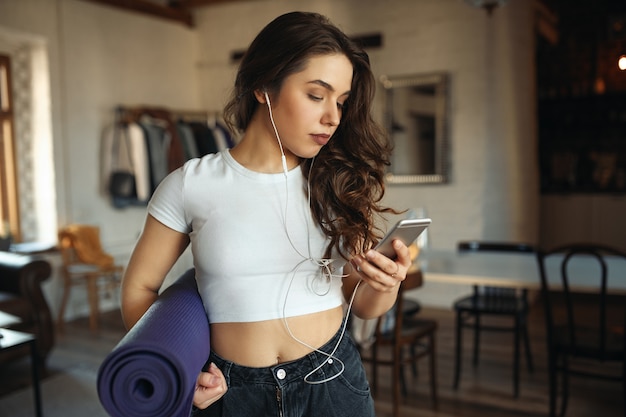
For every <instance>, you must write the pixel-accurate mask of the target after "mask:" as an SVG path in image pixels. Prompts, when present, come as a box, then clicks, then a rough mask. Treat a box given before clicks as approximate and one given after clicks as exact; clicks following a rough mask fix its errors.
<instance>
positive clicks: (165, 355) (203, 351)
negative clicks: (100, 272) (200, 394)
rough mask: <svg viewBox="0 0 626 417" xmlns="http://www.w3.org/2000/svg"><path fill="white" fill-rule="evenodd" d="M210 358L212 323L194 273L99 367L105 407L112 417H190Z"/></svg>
mask: <svg viewBox="0 0 626 417" xmlns="http://www.w3.org/2000/svg"><path fill="white" fill-rule="evenodd" d="M208 358H209V321H208V320H207V316H206V313H205V311H204V306H203V305H202V300H201V299H200V295H199V294H198V289H197V286H196V280H195V271H194V270H193V269H190V270H189V271H187V272H186V273H185V274H183V275H182V276H181V277H180V278H179V279H178V280H177V281H176V282H175V283H174V284H172V285H171V286H170V287H168V288H167V289H166V290H165V291H163V293H162V294H161V295H160V296H159V298H158V299H157V300H156V301H155V302H154V304H152V306H150V308H149V309H148V311H146V313H145V314H144V315H143V317H142V318H141V319H140V320H139V321H138V322H137V324H136V325H135V326H134V327H133V328H132V329H131V330H130V331H129V332H128V333H127V334H126V335H125V336H124V338H122V340H121V341H120V342H119V343H118V344H117V346H116V347H115V348H114V349H113V350H112V351H111V353H109V355H108V356H107V357H106V358H105V360H104V362H103V363H102V365H100V369H99V371H98V395H99V396H100V402H101V403H102V405H103V406H104V408H105V410H106V411H107V412H108V413H109V414H110V415H111V416H113V417H160V416H162V417H178V416H181V417H183V416H185V417H188V416H189V414H190V412H191V404H192V400H193V393H194V390H195V386H196V379H197V377H198V374H199V372H200V371H201V369H202V367H203V366H204V364H205V362H206V361H207V359H208Z"/></svg>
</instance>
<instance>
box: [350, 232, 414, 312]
mask: <svg viewBox="0 0 626 417" xmlns="http://www.w3.org/2000/svg"><path fill="white" fill-rule="evenodd" d="M393 248H394V250H395V251H396V259H395V260H392V259H390V258H387V257H386V256H385V255H382V254H381V253H379V252H377V251H375V250H373V249H370V250H369V251H367V252H366V253H365V254H364V255H356V256H354V257H353V258H352V259H351V260H350V263H348V264H346V266H345V267H344V274H345V275H347V276H346V277H345V278H344V282H343V292H344V297H345V298H346V300H348V301H350V297H352V292H353V291H354V288H355V287H356V285H357V283H358V282H359V281H361V280H362V282H361V284H360V285H359V288H358V290H357V293H356V295H355V297H354V303H353V304H352V313H353V314H355V315H356V316H357V317H359V318H362V319H365V320H367V319H373V318H377V317H380V316H381V315H383V314H384V313H386V312H387V311H388V310H389V309H390V308H391V307H393V304H394V303H395V302H396V297H397V295H398V289H399V288H400V283H401V282H402V281H404V279H405V278H406V274H407V271H408V270H409V268H410V267H411V255H410V252H409V248H407V246H406V245H405V244H404V243H402V241H400V240H395V241H394V242H393Z"/></svg>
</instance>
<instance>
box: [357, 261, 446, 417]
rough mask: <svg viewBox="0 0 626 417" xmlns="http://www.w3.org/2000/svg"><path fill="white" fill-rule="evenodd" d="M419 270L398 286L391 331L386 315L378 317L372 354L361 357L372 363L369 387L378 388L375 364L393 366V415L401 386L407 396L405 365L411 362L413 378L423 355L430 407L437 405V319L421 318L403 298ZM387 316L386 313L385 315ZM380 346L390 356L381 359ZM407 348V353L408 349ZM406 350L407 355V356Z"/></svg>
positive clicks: (418, 282) (419, 279)
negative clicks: (388, 349) (426, 364)
mask: <svg viewBox="0 0 626 417" xmlns="http://www.w3.org/2000/svg"><path fill="white" fill-rule="evenodd" d="M422 279H423V278H422V272H421V271H419V270H418V271H414V272H410V273H409V274H408V275H407V277H406V279H405V280H404V281H403V282H402V284H401V285H400V289H399V291H398V301H397V302H396V305H395V306H394V309H393V310H392V311H393V314H392V315H391V317H392V321H393V326H392V327H391V328H390V330H388V331H385V329H386V328H388V327H387V326H386V325H385V316H383V317H381V318H379V319H378V322H377V324H376V332H375V340H374V343H373V344H372V347H371V349H370V351H371V355H370V356H369V357H366V356H364V357H363V361H364V362H371V363H372V390H373V392H374V393H376V392H377V389H378V385H377V382H378V366H380V365H385V366H391V367H392V378H393V382H392V390H393V392H392V395H393V413H392V415H393V416H394V417H397V416H398V415H399V411H400V389H401V388H402V393H403V395H404V396H406V395H407V388H406V380H405V378H404V365H411V367H412V369H413V375H414V377H415V376H417V361H418V360H419V359H420V358H422V357H425V356H428V358H429V368H430V369H429V370H430V394H431V400H432V403H433V407H434V408H437V402H438V401H437V363H436V344H435V335H436V331H437V327H438V326H437V322H436V321H435V320H431V319H426V318H420V317H419V315H415V314H410V313H408V312H410V311H411V310H412V309H415V303H411V302H410V300H407V299H405V297H404V293H405V292H406V291H407V290H410V289H413V288H417V287H419V286H421V285H422ZM388 317H389V315H388V316H387V318H388ZM383 347H391V358H390V359H383V358H381V357H380V355H379V353H380V352H379V350H380V349H381V348H383ZM407 351H408V352H407ZM407 353H408V355H407Z"/></svg>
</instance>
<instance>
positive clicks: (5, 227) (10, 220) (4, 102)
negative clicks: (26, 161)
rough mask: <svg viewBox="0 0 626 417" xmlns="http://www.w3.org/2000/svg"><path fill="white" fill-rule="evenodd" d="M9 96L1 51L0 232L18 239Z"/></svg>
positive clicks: (8, 73)
mask: <svg viewBox="0 0 626 417" xmlns="http://www.w3.org/2000/svg"><path fill="white" fill-rule="evenodd" d="M15 162H16V159H15V139H14V122H13V100H12V97H11V61H10V59H9V57H8V56H6V55H0V197H1V198H2V204H0V236H7V235H9V234H10V235H11V236H12V237H13V239H14V240H16V241H20V240H21V230H20V216H19V201H18V189H17V175H16V173H17V167H16V164H15Z"/></svg>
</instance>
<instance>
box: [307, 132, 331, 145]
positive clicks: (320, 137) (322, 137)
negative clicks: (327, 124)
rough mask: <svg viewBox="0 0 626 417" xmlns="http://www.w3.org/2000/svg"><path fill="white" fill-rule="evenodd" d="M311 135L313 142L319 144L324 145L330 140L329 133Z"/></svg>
mask: <svg viewBox="0 0 626 417" xmlns="http://www.w3.org/2000/svg"><path fill="white" fill-rule="evenodd" d="M311 137H312V138H313V140H314V141H315V143H317V144H318V145H320V146H324V145H326V144H327V143H328V141H329V140H330V135H326V134H317V135H311Z"/></svg>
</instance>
